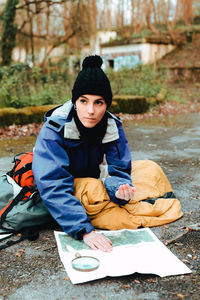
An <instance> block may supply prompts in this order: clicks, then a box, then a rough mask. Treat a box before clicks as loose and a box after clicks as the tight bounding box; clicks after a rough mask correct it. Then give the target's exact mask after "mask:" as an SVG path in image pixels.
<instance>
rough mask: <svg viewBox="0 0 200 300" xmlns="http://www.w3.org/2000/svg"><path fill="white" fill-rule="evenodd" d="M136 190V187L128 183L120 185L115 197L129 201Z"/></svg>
mask: <svg viewBox="0 0 200 300" xmlns="http://www.w3.org/2000/svg"><path fill="white" fill-rule="evenodd" d="M135 191H136V188H135V187H132V186H130V185H129V184H128V183H126V184H122V185H120V186H119V188H118V191H117V192H116V193H115V197H117V198H119V199H122V200H126V201H129V200H130V199H132V198H133V196H134V193H135Z"/></svg>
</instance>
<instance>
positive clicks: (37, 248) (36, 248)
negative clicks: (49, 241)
mask: <svg viewBox="0 0 200 300" xmlns="http://www.w3.org/2000/svg"><path fill="white" fill-rule="evenodd" d="M40 248H42V246H37V247H35V248H34V249H35V250H39V249H40Z"/></svg>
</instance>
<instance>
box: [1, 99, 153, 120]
mask: <svg viewBox="0 0 200 300" xmlns="http://www.w3.org/2000/svg"><path fill="white" fill-rule="evenodd" d="M149 106H150V102H149V101H148V100H147V99H146V98H145V97H143V96H129V95H117V96H115V97H114V98H113V102H112V105H111V107H110V108H109V111H110V112H112V113H119V112H122V113H129V114H140V113H144V112H146V111H147V110H148V109H149ZM53 107H55V105H42V106H28V107H24V108H13V107H6V108H0V126H9V125H12V124H16V125H24V124H29V123H41V122H43V119H44V114H45V112H46V111H48V110H50V109H52V108H53Z"/></svg>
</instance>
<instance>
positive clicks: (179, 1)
mask: <svg viewBox="0 0 200 300" xmlns="http://www.w3.org/2000/svg"><path fill="white" fill-rule="evenodd" d="M180 6H181V0H177V2H176V9H175V14H174V18H173V20H172V26H173V27H174V25H175V24H176V22H177V18H178V15H179V12H180Z"/></svg>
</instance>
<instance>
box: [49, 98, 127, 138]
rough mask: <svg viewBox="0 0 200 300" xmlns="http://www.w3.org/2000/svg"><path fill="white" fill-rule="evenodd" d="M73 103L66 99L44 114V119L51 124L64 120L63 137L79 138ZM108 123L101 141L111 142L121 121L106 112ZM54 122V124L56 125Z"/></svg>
mask: <svg viewBox="0 0 200 300" xmlns="http://www.w3.org/2000/svg"><path fill="white" fill-rule="evenodd" d="M72 108H73V103H72V102H71V100H69V101H67V102H66V103H65V104H63V105H61V106H59V107H56V108H53V109H52V110H50V111H48V112H47V113H46V114H45V121H46V122H48V123H49V124H51V125H52V121H53V122H54V123H56V124H57V125H59V126H60V125H61V123H62V124H63V122H64V138H67V139H74V140H79V139H80V133H79V131H78V128H77V126H76V123H75V121H74V118H73V113H72V112H73V110H72ZM107 113H108V125H107V129H106V134H105V136H104V138H103V140H102V143H108V142H112V141H114V140H117V139H118V138H119V133H118V127H117V124H121V123H122V122H121V121H120V120H119V119H118V118H117V117H115V116H114V115H113V114H111V113H110V112H108V111H107ZM56 124H55V126H56Z"/></svg>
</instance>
